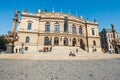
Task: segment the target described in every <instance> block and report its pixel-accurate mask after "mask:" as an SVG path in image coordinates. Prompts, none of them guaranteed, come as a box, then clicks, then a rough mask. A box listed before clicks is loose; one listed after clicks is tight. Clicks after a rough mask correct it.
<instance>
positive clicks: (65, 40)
mask: <svg viewBox="0 0 120 80" xmlns="http://www.w3.org/2000/svg"><path fill="white" fill-rule="evenodd" d="M64 46H68V38H64Z"/></svg>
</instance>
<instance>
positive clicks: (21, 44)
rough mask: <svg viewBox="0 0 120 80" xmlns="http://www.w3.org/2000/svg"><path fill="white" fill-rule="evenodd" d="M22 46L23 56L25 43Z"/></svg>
mask: <svg viewBox="0 0 120 80" xmlns="http://www.w3.org/2000/svg"><path fill="white" fill-rule="evenodd" d="M21 46H22V54H23V53H24V43H22V44H21Z"/></svg>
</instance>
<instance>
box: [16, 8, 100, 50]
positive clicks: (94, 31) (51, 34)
mask: <svg viewBox="0 0 120 80" xmlns="http://www.w3.org/2000/svg"><path fill="white" fill-rule="evenodd" d="M18 36H19V40H18V41H17V42H16V43H15V49H20V48H22V47H24V49H25V51H26V52H32V51H38V50H43V48H44V47H48V48H50V47H53V46H68V47H70V46H77V47H80V48H82V49H83V50H86V51H88V52H93V51H94V52H101V46H100V38H99V32H98V23H97V22H96V20H95V21H94V22H90V21H89V20H86V21H84V20H83V18H82V16H81V17H79V18H78V17H75V16H72V15H70V14H64V13H57V12H40V10H38V11H37V13H36V14H31V13H28V12H26V11H23V13H22V16H21V19H20V20H19V24H18ZM22 44H24V45H22Z"/></svg>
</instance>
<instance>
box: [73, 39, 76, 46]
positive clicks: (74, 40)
mask: <svg viewBox="0 0 120 80" xmlns="http://www.w3.org/2000/svg"><path fill="white" fill-rule="evenodd" d="M75 45H76V39H75V38H73V40H72V46H75Z"/></svg>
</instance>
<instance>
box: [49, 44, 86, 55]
mask: <svg viewBox="0 0 120 80" xmlns="http://www.w3.org/2000/svg"><path fill="white" fill-rule="evenodd" d="M76 49H78V53H76ZM70 51H71V52H73V53H75V54H78V55H79V54H86V53H87V52H86V51H84V50H83V49H81V48H79V47H69V46H54V47H52V52H50V53H52V54H53V55H55V54H56V55H57V54H58V55H68V54H69V53H70Z"/></svg>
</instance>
